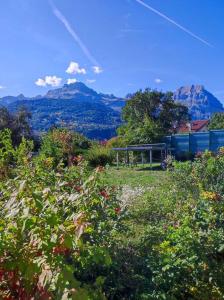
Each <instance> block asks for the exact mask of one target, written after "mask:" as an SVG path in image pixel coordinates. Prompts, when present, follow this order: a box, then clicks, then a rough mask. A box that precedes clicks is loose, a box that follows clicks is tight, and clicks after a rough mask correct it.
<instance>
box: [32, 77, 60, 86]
mask: <svg viewBox="0 0 224 300" xmlns="http://www.w3.org/2000/svg"><path fill="white" fill-rule="evenodd" d="M61 81H62V78H60V77H57V76H55V75H54V76H45V78H38V79H37V80H36V81H35V84H36V85H37V86H42V87H45V86H48V85H49V86H53V87H56V86H59V85H60V84H61Z"/></svg>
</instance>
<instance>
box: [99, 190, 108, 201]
mask: <svg viewBox="0 0 224 300" xmlns="http://www.w3.org/2000/svg"><path fill="white" fill-rule="evenodd" d="M100 195H101V196H103V198H105V199H107V200H108V199H109V198H110V196H109V194H108V193H107V192H106V191H105V190H102V191H101V192H100Z"/></svg>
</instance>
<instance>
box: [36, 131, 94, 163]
mask: <svg viewBox="0 0 224 300" xmlns="http://www.w3.org/2000/svg"><path fill="white" fill-rule="evenodd" d="M90 145H91V144H90V142H89V140H87V139H86V138H85V137H83V136H82V135H80V134H79V133H76V132H72V131H69V130H68V129H63V128H61V129H57V128H53V129H52V130H50V131H49V132H48V133H47V134H45V135H44V136H43V139H42V144H41V149H40V153H41V154H42V155H44V156H45V157H51V158H53V160H54V164H55V166H56V165H57V164H58V163H59V162H60V161H63V162H64V163H66V164H68V165H70V164H71V163H72V158H73V156H74V155H77V154H81V153H83V152H84V151H86V150H87V149H88V148H89V147H90Z"/></svg>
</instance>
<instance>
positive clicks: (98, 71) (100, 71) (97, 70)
mask: <svg viewBox="0 0 224 300" xmlns="http://www.w3.org/2000/svg"><path fill="white" fill-rule="evenodd" d="M93 72H94V73H95V74H100V73H102V72H103V69H102V68H101V67H99V66H94V67H93Z"/></svg>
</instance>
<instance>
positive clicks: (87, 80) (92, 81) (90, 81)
mask: <svg viewBox="0 0 224 300" xmlns="http://www.w3.org/2000/svg"><path fill="white" fill-rule="evenodd" d="M86 82H87V83H94V82H96V79H86Z"/></svg>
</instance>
